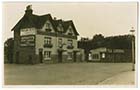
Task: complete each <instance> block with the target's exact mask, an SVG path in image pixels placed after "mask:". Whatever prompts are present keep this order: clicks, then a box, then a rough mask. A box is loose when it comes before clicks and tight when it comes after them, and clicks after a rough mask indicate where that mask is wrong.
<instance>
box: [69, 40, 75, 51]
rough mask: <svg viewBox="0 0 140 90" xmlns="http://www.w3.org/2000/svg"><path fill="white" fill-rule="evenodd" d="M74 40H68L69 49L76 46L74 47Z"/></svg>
mask: <svg viewBox="0 0 140 90" xmlns="http://www.w3.org/2000/svg"><path fill="white" fill-rule="evenodd" d="M72 44H73V41H72V40H68V46H67V48H68V49H73V48H74V47H73V45H72Z"/></svg>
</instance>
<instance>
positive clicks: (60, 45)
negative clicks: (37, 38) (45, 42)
mask: <svg viewBox="0 0 140 90" xmlns="http://www.w3.org/2000/svg"><path fill="white" fill-rule="evenodd" d="M58 46H59V47H62V38H59V39H58Z"/></svg>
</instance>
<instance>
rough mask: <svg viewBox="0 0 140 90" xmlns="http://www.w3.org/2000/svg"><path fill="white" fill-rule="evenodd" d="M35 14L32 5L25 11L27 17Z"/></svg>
mask: <svg viewBox="0 0 140 90" xmlns="http://www.w3.org/2000/svg"><path fill="white" fill-rule="evenodd" d="M32 13H33V10H32V5H28V6H27V7H26V10H25V14H26V15H31V14H32Z"/></svg>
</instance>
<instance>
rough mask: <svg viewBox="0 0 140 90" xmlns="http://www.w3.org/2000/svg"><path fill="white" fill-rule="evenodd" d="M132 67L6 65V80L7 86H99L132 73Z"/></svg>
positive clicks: (122, 64) (123, 64)
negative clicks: (108, 80) (111, 78)
mask: <svg viewBox="0 0 140 90" xmlns="http://www.w3.org/2000/svg"><path fill="white" fill-rule="evenodd" d="M131 66H132V65H131V63H61V64H37V65H22V64H21V65H20V64H19V65H16V64H5V65H4V67H5V70H4V80H5V84H6V85H97V84H99V83H100V82H103V81H104V80H106V79H107V78H110V77H112V76H115V75H117V74H120V73H123V72H127V71H130V70H131ZM122 79H123V78H122Z"/></svg>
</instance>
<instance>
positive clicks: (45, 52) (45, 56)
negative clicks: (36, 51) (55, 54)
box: [44, 51, 51, 60]
mask: <svg viewBox="0 0 140 90" xmlns="http://www.w3.org/2000/svg"><path fill="white" fill-rule="evenodd" d="M50 58H51V51H44V59H45V60H46V59H50Z"/></svg>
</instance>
